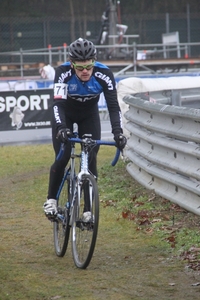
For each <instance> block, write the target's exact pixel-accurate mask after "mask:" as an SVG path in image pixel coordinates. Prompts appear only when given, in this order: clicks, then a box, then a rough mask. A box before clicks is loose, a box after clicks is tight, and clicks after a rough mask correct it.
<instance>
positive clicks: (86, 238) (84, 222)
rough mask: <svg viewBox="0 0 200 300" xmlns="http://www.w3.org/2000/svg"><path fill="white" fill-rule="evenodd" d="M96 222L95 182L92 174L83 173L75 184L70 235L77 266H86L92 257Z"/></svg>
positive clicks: (96, 192) (96, 189)
mask: <svg viewBox="0 0 200 300" xmlns="http://www.w3.org/2000/svg"><path fill="white" fill-rule="evenodd" d="M85 216H86V217H85ZM98 224H99V195H98V187H97V182H96V180H95V178H94V177H93V176H92V175H90V174H88V175H83V177H82V180H81V183H78V185H77V194H76V201H75V204H74V211H73V221H72V235H71V236H72V255H73V259H74V263H75V265H76V266H77V267H78V268H81V269H85V268H87V266H88V265H89V263H90V261H91V259H92V256H93V252H94V248H95V244H96V239H97V232H98Z"/></svg>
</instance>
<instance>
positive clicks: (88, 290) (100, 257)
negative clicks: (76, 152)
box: [0, 145, 200, 300]
mask: <svg viewBox="0 0 200 300" xmlns="http://www.w3.org/2000/svg"><path fill="white" fill-rule="evenodd" d="M114 151H115V149H113V148H112V147H110V148H109V147H101V149H100V152H99V156H98V169H99V179H98V185H99V195H100V203H101V210H100V226H99V234H98V240H97V245H96V248H95V253H94V257H93V259H92V261H91V264H90V266H89V267H88V269H87V270H78V269H77V268H75V266H74V264H73V260H72V256H71V252H70V248H69V249H68V250H67V254H66V256H65V257H64V258H62V259H60V258H58V257H56V255H55V253H54V248H53V238H52V224H51V223H50V222H49V221H48V220H46V218H45V217H44V215H43V210H42V205H43V202H44V201H45V199H46V193H47V185H48V172H49V167H50V165H51V163H52V161H53V157H54V154H53V150H52V146H51V145H31V146H12V147H9V146H8V147H7V146H6V147H1V148H0V155H1V161H0V196H1V197H0V211H1V215H0V226H1V235H0V252H1V256H0V270H1V271H0V300H4V299H9V300H17V299H20V300H27V299H31V300H37V299H39V300H40V299H45V300H46V299H47V300H49V299H52V300H54V299H82V300H84V299H87V300H88V299H89V300H90V299H91V300H98V299H104V298H105V299H111V300H112V299H134V300H137V299H144V300H146V299H160V300H162V299H166V300H168V299H174V300H175V299H176V300H177V299H186V298H187V299H198V298H199V294H198V290H197V289H198V286H197V287H196V288H192V287H191V284H192V283H194V282H199V281H200V278H199V275H198V266H199V250H198V249H199V242H200V241H199V236H200V235H199V217H197V216H195V215H193V214H192V213H188V212H186V211H185V210H183V209H181V208H180V207H177V206H175V205H173V204H172V203H170V202H169V201H167V200H166V199H162V198H160V197H157V196H155V195H154V194H153V193H152V192H150V191H147V190H146V189H144V188H143V187H142V186H141V185H139V184H138V183H137V182H135V181H134V180H133V179H132V178H131V177H130V176H129V174H128V173H127V172H126V169H125V164H124V162H123V161H122V160H120V161H119V163H118V164H117V165H116V166H115V167H111V166H110V162H111V160H112V158H113V157H114ZM192 247H193V249H194V251H193V250H191V248H192ZM185 266H187V267H188V268H189V270H190V272H188V273H187V274H186V273H185V271H184V270H185ZM195 268H196V269H195ZM191 272H192V273H191ZM194 272H195V273H194ZM190 274H192V275H190ZM170 282H175V286H169V283H170ZM144 287H145V288H144Z"/></svg>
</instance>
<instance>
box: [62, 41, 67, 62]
mask: <svg viewBox="0 0 200 300" xmlns="http://www.w3.org/2000/svg"><path fill="white" fill-rule="evenodd" d="M63 47H64V62H65V61H67V44H66V43H64V44H63Z"/></svg>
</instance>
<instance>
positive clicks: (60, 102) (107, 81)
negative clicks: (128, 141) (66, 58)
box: [53, 62, 122, 134]
mask: <svg viewBox="0 0 200 300" xmlns="http://www.w3.org/2000/svg"><path fill="white" fill-rule="evenodd" d="M102 92H103V93H104V97H105V100H106V104H107V107H108V112H109V115H110V122H111V126H112V133H113V134H118V133H122V122H121V120H122V118H121V111H120V107H119V104H118V101H117V92H116V83H115V79H114V76H113V74H112V72H111V70H110V69H109V68H108V67H107V66H106V65H104V64H102V63H100V62H95V64H94V68H93V72H92V76H91V77H90V79H89V81H81V80H80V79H79V78H78V77H77V75H76V73H75V71H74V68H72V67H71V63H70V62H66V63H64V64H62V65H61V66H59V67H58V68H57V69H56V74H55V80H54V104H53V111H54V119H55V124H56V129H57V131H58V130H60V129H61V128H66V122H65V112H66V111H71V112H72V114H75V113H76V112H77V113H80V111H81V112H82V113H83V114H84V111H85V112H87V111H88V109H89V110H91V109H92V107H95V109H96V106H97V105H98V101H99V96H100V94H101V93H102ZM91 126H92V125H91Z"/></svg>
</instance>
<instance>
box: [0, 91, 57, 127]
mask: <svg viewBox="0 0 200 300" xmlns="http://www.w3.org/2000/svg"><path fill="white" fill-rule="evenodd" d="M52 99H53V89H38V90H25V91H9V92H0V131H7V130H24V129H40V128H48V127H51V105H52Z"/></svg>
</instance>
